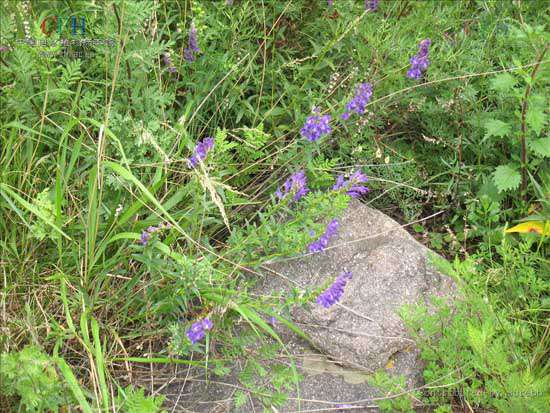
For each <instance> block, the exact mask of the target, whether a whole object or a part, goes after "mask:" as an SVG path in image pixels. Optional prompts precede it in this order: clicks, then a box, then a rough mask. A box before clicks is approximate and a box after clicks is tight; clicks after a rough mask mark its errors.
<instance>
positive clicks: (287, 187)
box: [275, 171, 309, 201]
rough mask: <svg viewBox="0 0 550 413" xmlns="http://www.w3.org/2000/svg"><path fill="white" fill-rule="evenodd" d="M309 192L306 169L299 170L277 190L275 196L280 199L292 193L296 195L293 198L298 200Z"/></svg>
mask: <svg viewBox="0 0 550 413" xmlns="http://www.w3.org/2000/svg"><path fill="white" fill-rule="evenodd" d="M308 192H309V189H308V188H307V177H306V173H305V172H304V171H298V172H296V173H294V174H292V175H290V177H289V178H288V179H287V180H286V181H285V183H284V184H283V186H282V187H281V188H279V189H277V191H276V192H275V196H276V197H277V198H279V199H284V198H286V196H287V195H288V194H290V193H293V194H294V196H293V197H292V199H293V200H294V201H298V200H299V199H300V198H301V197H303V196H304V195H306V194H307V193H308Z"/></svg>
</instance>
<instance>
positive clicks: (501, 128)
mask: <svg viewBox="0 0 550 413" xmlns="http://www.w3.org/2000/svg"><path fill="white" fill-rule="evenodd" d="M483 127H484V128H485V129H486V130H487V132H486V133H485V139H487V138H490V137H491V136H498V137H500V138H503V137H504V136H506V135H508V134H509V133H510V130H511V129H512V127H511V126H510V125H509V124H508V123H506V122H502V121H501V120H498V119H488V120H487V121H486V122H485V124H484V125H483Z"/></svg>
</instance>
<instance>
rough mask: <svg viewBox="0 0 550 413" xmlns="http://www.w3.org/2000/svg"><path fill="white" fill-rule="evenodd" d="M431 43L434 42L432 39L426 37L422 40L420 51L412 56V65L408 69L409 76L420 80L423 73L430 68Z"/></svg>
mask: <svg viewBox="0 0 550 413" xmlns="http://www.w3.org/2000/svg"><path fill="white" fill-rule="evenodd" d="M431 43H432V42H431V40H430V39H424V40H422V41H421V42H420V45H419V47H418V53H417V54H416V55H414V56H413V57H411V60H410V62H411V67H410V69H409V70H408V71H407V77H410V78H411V79H417V80H418V79H420V78H421V77H422V73H423V72H425V71H426V70H427V69H428V66H429V65H430V60H429V59H428V54H429V52H430V50H429V49H430V44H431Z"/></svg>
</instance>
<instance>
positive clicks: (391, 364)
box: [386, 359, 394, 369]
mask: <svg viewBox="0 0 550 413" xmlns="http://www.w3.org/2000/svg"><path fill="white" fill-rule="evenodd" d="M393 365H394V363H393V360H391V359H390V360H388V362H387V363H386V368H387V369H393Z"/></svg>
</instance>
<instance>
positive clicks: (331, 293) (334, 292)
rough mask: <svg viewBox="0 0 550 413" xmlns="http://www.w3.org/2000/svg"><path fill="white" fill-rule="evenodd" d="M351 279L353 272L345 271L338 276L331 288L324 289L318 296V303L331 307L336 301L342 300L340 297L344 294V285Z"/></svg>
mask: <svg viewBox="0 0 550 413" xmlns="http://www.w3.org/2000/svg"><path fill="white" fill-rule="evenodd" d="M349 280H351V272H349V271H344V272H343V273H342V274H340V276H339V277H338V278H336V281H334V284H332V285H331V286H330V287H329V288H327V289H326V290H325V291H323V292H322V293H321V294H320V295H319V297H317V304H319V305H322V306H323V307H325V308H329V307H330V306H332V305H334V304H335V303H336V302H338V301H340V298H342V295H343V294H344V287H345V286H346V284H347V282H348V281H349Z"/></svg>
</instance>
